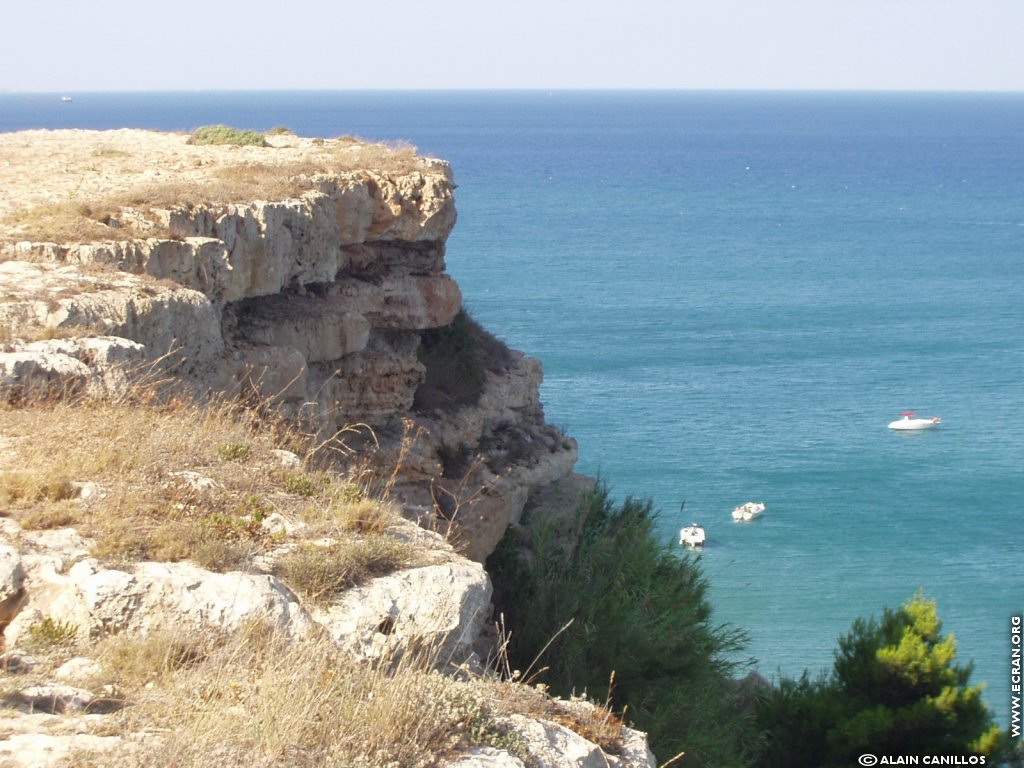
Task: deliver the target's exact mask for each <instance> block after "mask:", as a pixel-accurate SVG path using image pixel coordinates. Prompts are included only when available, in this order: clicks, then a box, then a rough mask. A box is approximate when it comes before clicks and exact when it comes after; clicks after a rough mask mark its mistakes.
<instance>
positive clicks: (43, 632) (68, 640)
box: [25, 616, 78, 651]
mask: <svg viewBox="0 0 1024 768" xmlns="http://www.w3.org/2000/svg"><path fill="white" fill-rule="evenodd" d="M27 635H28V636H27V638H26V641H25V647H26V648H27V649H29V650H33V651H47V650H52V649H54V648H67V647H68V646H71V645H74V644H75V640H76V639H77V638H78V626H77V625H75V624H72V623H70V622H67V621H59V620H56V619H52V618H50V617H49V616H47V617H45V618H44V619H43V620H42V621H39V622H36V623H35V624H33V625H32V626H30V627H29V628H28V633H27Z"/></svg>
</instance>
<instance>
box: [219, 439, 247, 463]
mask: <svg viewBox="0 0 1024 768" xmlns="http://www.w3.org/2000/svg"><path fill="white" fill-rule="evenodd" d="M217 455H218V456H220V457H221V458H222V459H224V461H248V460H249V458H250V457H251V456H252V446H251V445H249V444H248V443H222V444H221V445H218V446H217Z"/></svg>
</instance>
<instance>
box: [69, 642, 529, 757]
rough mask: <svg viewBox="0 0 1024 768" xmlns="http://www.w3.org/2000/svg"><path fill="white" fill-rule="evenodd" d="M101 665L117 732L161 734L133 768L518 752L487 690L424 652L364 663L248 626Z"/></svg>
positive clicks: (125, 649)
mask: <svg viewBox="0 0 1024 768" xmlns="http://www.w3.org/2000/svg"><path fill="white" fill-rule="evenodd" d="M133 643H134V644H138V647H137V648H133V647H132V646H133ZM103 659H104V664H105V665H106V666H107V667H108V668H109V669H110V670H112V674H113V676H114V679H115V682H116V683H117V684H118V685H119V686H121V687H122V688H123V693H124V695H125V696H126V698H127V701H128V703H129V704H130V706H128V707H126V708H125V709H124V711H123V714H122V715H121V716H122V717H123V726H124V729H125V730H126V731H132V732H135V731H139V730H148V731H159V732H160V733H161V734H164V735H162V736H161V738H159V739H153V740H150V741H148V742H146V743H145V746H144V748H143V751H142V752H141V753H139V752H137V753H134V754H132V755H131V764H132V765H140V766H156V765H159V766H172V767H176V768H184V767H185V766H207V765H212V764H216V765H220V766H239V767H240V768H241V767H243V766H244V767H245V768H249V767H250V766H278V765H288V766H310V767H311V766H322V765H334V766H366V767H367V768H373V767H377V766H380V767H381V768H383V767H384V766H402V768H426V767H427V766H431V765H436V764H437V763H438V762H439V761H440V760H441V759H442V758H443V757H444V756H446V755H450V754H452V753H453V752H454V751H455V750H456V749H459V748H463V747H466V746H470V745H474V744H491V745H495V746H504V747H509V746H513V748H514V742H515V740H514V739H513V738H509V737H508V736H507V735H506V734H505V733H504V731H503V729H502V728H501V727H500V726H499V725H498V724H497V723H496V722H495V721H494V718H493V715H492V713H491V710H490V709H489V706H488V705H487V703H486V699H487V695H486V689H485V687H484V684H482V683H465V682H458V681H456V680H453V679H451V678H448V677H445V676H443V675H441V674H440V673H438V672H435V671H433V668H432V661H433V659H432V658H431V657H430V655H429V654H419V655H416V654H405V655H404V656H403V657H402V659H401V660H400V661H396V662H393V663H381V664H378V665H370V666H367V665H359V664H357V663H355V662H353V661H351V660H350V659H349V658H348V657H346V656H345V655H344V654H339V653H338V651H337V648H335V647H334V646H333V644H331V643H330V642H329V641H328V640H326V639H322V638H315V639H309V640H305V641H299V642H294V643H291V644H289V643H287V642H286V641H284V640H283V639H281V638H280V637H278V636H277V635H275V634H274V632H273V631H271V630H268V629H266V628H264V627H252V628H250V630H249V631H247V632H244V633H242V634H241V635H239V636H238V637H236V638H232V639H230V640H228V641H222V642H221V643H220V644H219V645H216V646H207V647H205V648H202V649H198V650H197V649H188V648H184V647H182V646H181V645H180V644H178V643H175V642H174V641H173V639H170V638H157V639H149V640H142V641H128V640H118V641H116V644H114V645H113V647H112V650H108V651H107V652H106V654H105V655H104V657H103ZM147 685H148V686H149V687H148V688H147ZM98 759H100V758H99V757H97V760H98ZM102 759H103V760H104V761H105V762H103V763H102V764H103V765H110V764H111V763H110V762H109V760H110V757H109V756H108V755H104V756H103V758H102ZM86 764H89V763H86ZM94 764H95V765H99V764H100V763H99V762H97V763H94ZM125 764H127V763H125Z"/></svg>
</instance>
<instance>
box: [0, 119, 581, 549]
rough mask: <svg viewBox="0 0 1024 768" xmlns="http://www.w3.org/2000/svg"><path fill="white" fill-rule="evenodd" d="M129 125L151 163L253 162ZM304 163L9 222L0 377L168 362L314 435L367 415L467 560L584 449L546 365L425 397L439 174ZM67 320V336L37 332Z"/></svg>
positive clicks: (442, 167) (492, 372)
mask: <svg viewBox="0 0 1024 768" xmlns="http://www.w3.org/2000/svg"><path fill="white" fill-rule="evenodd" d="M55 133H57V134H59V133H61V132H55ZM68 133H72V132H68ZM73 133H75V134H76V136H74V137H68V145H67V146H68V147H69V149H67V151H68V152H74V151H77V152H79V153H85V154H89V153H90V152H92V153H93V154H94V155H96V154H98V151H97V150H95V149H94V147H95V146H96V144H97V142H100V143H102V141H104V140H105V135H104V134H101V133H96V134H91V133H90V132H73ZM122 133H123V132H122ZM135 133H137V134H139V135H134V134H133V135H132V137H131V138H132V141H134V142H135V143H134V144H132V147H133V151H135V152H138V154H139V156H140V157H141V158H142V159H143V160H144V161H145V158H146V157H147V155H146V151H147V145H148V144H152V145H153V146H154V147H157V146H159V148H160V151H161V153H162V154H161V153H157V152H156V150H155V149H154V154H153V158H154V160H153V162H154V163H155V164H158V163H159V161H162V160H160V158H164V156H165V155H168V154H169V155H170V156H173V157H175V158H179V157H180V156H186V157H187V156H188V155H189V153H190V152H202V153H204V154H202V155H201V156H200V155H197V158H198V159H195V160H193V163H199V165H202V164H203V163H206V164H209V163H212V162H215V161H219V158H220V156H219V155H217V154H212V155H211V154H210V153H211V152H213V153H216V152H218V151H219V152H220V153H222V154H224V155H226V156H230V157H231V158H232V159H233V161H235V162H241V161H245V162H250V163H251V162H256V161H252V160H251V159H250V154H251V152H250V150H249V148H245V150H246V152H250V154H246V153H244V152H241V151H236V150H241V148H236V147H231V148H217V149H212V150H211V149H210V148H201V149H200V148H191V147H189V146H187V145H186V143H185V138H184V137H176V138H177V141H178V144H174V141H173V140H171V139H169V138H168V137H167V135H163V134H145V132H135ZM122 140H125V139H124V138H123V137H122ZM289 141H290V142H291V143H290V144H289V145H288V147H286V148H283V149H282V150H281V151H282V152H285V151H287V152H293V153H294V152H303V151H306V152H307V153H309V152H315V151H323V150H322V149H318V148H319V147H321V146H322V144H323V142H320V144H311V143H309V140H301V139H297V138H295V137H291V138H290V139H289ZM304 142H305V143H304ZM263 151H264V152H267V151H270V152H276V151H277V150H273V149H271V150H263ZM232 153H234V154H232ZM264 157H265V156H261V157H260V158H259V162H260V163H262V164H263V165H262V166H261V168H262V172H264V173H265V172H266V168H265V167H264V166H265V165H266V161H265V160H264ZM304 157H305V156H304ZM211 158H212V159H211ZM238 158H241V160H239V159H238ZM243 165H244V163H243ZM292 173H295V169H294V167H292V166H286V165H285V166H282V167H281V170H280V174H281V175H282V176H286V175H288V174H292ZM304 173H305V175H302V176H301V179H300V181H301V183H296V185H295V187H294V189H292V190H286V191H285V192H284V193H279V194H278V197H280V199H275V200H270V201H267V200H259V199H253V200H251V201H248V202H229V203H212V202H209V201H205V202H204V200H205V197H204V194H203V184H202V181H199V182H196V186H197V188H198V189H199V194H198V195H197V196H196V200H195V201H192V200H189V201H188V202H187V203H185V204H176V205H171V206H167V207H161V206H160V205H151V206H149V207H148V208H147V209H146V210H145V211H142V210H139V209H134V208H126V209H122V210H120V211H118V212H117V213H116V215H115V218H114V219H113V224H115V225H116V226H117V227H119V229H112V230H111V237H110V239H109V240H104V241H99V242H62V243H52V242H43V241H34V240H17V237H18V234H17V230H16V228H15V229H12V230H10V231H8V232H6V233H5V234H7V236H8V237H7V242H6V244H4V245H2V246H0V259H3V261H2V262H0V328H3V329H4V330H3V335H2V336H0V341H3V342H4V343H5V346H4V351H3V353H2V354H0V377H2V386H3V387H4V388H5V389H6V390H7V391H8V392H17V391H18V389H19V388H22V387H25V386H32V385H33V382H35V384H36V385H38V384H39V383H40V382H49V383H50V384H53V383H54V382H60V386H62V387H67V386H73V387H80V388H85V389H89V390H94V391H99V392H102V391H104V390H110V389H111V388H116V386H117V379H116V376H112V373H111V366H112V364H113V363H114V362H118V363H124V362H130V361H142V360H149V361H153V360H162V361H164V364H165V365H166V366H167V367H168V369H169V370H172V371H173V372H174V374H175V375H178V376H180V377H182V379H183V380H187V381H188V382H189V383H190V384H191V385H192V386H193V387H195V388H197V389H200V390H214V391H224V392H231V393H235V392H243V393H244V392H253V393H255V394H258V395H259V396H260V397H262V398H264V399H266V400H269V401H271V402H273V403H274V404H275V406H276V407H278V408H279V409H281V410H282V411H283V412H285V413H286V414H288V415H289V416H291V417H295V418H301V419H304V420H305V421H306V423H308V424H312V425H315V427H316V428H317V429H318V430H320V432H321V433H322V434H323V435H325V436H327V435H331V434H333V433H335V432H337V431H338V430H340V429H342V428H344V427H345V426H346V425H352V424H365V425H368V426H369V427H371V428H372V430H373V433H374V437H375V439H374V443H373V444H374V445H378V444H379V448H378V449H377V452H376V459H377V460H378V461H380V462H381V463H383V464H387V463H388V462H393V461H396V460H397V456H398V455H399V451H400V448H401V445H402V440H403V436H405V437H406V438H408V437H409V436H410V435H412V436H414V437H415V439H414V440H413V441H412V443H411V446H410V445H409V444H408V440H407V444H406V449H407V450H406V451H405V452H404V454H403V455H404V459H403V463H402V466H401V470H400V482H399V484H398V485H397V486H396V490H397V492H398V493H399V494H401V495H402V496H403V497H404V500H405V501H406V503H407V506H408V507H409V508H410V509H419V510H420V511H421V514H422V517H423V518H424V520H427V519H432V520H433V522H434V523H435V524H437V523H440V524H441V525H442V526H445V527H447V526H449V525H454V526H455V528H456V529H457V530H458V532H459V537H460V540H461V542H462V545H463V548H464V550H465V551H466V553H467V554H468V555H469V556H471V557H473V558H474V559H477V560H482V559H483V558H484V557H486V556H487V554H489V553H490V552H491V551H492V550H493V548H494V546H495V545H496V543H497V541H498V540H499V539H500V537H501V536H502V534H503V533H504V531H505V529H506V527H507V526H508V524H509V523H510V522H515V521H516V520H517V519H518V516H519V515H520V514H521V512H522V509H523V507H524V505H525V504H526V503H527V500H528V498H529V497H530V495H531V494H532V493H534V492H536V491H538V490H540V489H542V488H544V487H546V486H549V485H551V484H552V483H556V482H559V481H560V480H562V479H563V478H566V477H567V476H568V475H569V474H570V473H571V471H572V467H573V465H574V463H575V460H576V445H575V442H574V441H572V440H571V439H569V438H567V437H565V436H564V435H561V434H560V433H558V432H557V430H555V429H553V428H552V427H550V426H549V425H547V424H546V423H545V422H544V415H543V409H542V407H541V403H540V399H539V385H540V382H541V377H542V373H541V366H540V364H539V362H537V361H536V360H533V359H531V358H529V357H526V356H524V355H522V354H521V353H518V352H513V351H510V350H504V351H503V352H502V353H501V354H498V355H492V356H491V357H492V359H491V360H490V362H487V361H483V363H482V365H481V371H480V379H481V380H480V381H479V382H478V387H477V391H475V392H474V393H473V396H472V397H470V398H462V399H461V400H460V401H458V402H454V403H453V402H440V403H437V402H430V401H429V398H423V397H422V392H423V390H422V389H421V387H423V386H424V383H425V380H426V373H427V371H426V367H425V365H424V363H423V362H422V360H421V358H422V352H421V346H422V339H423V334H424V332H427V331H428V330H430V329H438V328H445V327H449V326H450V325H451V324H452V323H453V321H454V320H455V319H456V317H457V315H458V313H459V311H460V308H461V305H462V295H461V292H460V290H459V287H458V285H457V284H456V283H455V281H454V280H452V278H451V277H450V276H449V275H448V274H446V272H445V260H444V256H445V243H446V240H447V238H448V235H449V233H450V232H451V230H452V227H453V226H454V225H455V220H456V212H455V202H454V196H453V190H454V188H455V185H454V183H453V181H452V175H451V172H450V169H449V167H448V166H447V164H445V163H443V162H440V161H430V160H423V159H421V158H418V159H416V162H414V163H409V164H408V166H407V167H400V168H392V169H388V170H380V169H375V168H372V167H367V168H360V169H356V170H352V169H345V170H335V169H331V168H330V167H327V168H326V169H325V168H323V167H321V166H317V168H316V171H315V172H309V169H308V168H307V169H304ZM111 183H112V184H115V185H116V183H117V180H116V178H115V179H114V180H113V181H112V182H111ZM3 202H4V201H3V200H0V213H2V212H3V209H4V206H3ZM10 207H11V206H8V208H10ZM129 224H130V225H131V226H130V227H129ZM12 233H13V234H12ZM71 329H76V333H75V335H76V336H78V337H77V338H47V337H54V336H56V337H63V336H66V335H67V333H66V332H67V331H70V330H71ZM83 334H84V335H83ZM485 341H486V344H489V345H493V344H494V342H493V340H490V339H486V340H485ZM418 393H420V394H421V397H420V398H419V399H418V398H417V394H418ZM369 444H370V443H369V442H368V441H366V440H363V442H362V443H361V444H360V446H359V447H361V448H366V447H367V446H368V445H369ZM453 456H457V457H459V461H452V457H453Z"/></svg>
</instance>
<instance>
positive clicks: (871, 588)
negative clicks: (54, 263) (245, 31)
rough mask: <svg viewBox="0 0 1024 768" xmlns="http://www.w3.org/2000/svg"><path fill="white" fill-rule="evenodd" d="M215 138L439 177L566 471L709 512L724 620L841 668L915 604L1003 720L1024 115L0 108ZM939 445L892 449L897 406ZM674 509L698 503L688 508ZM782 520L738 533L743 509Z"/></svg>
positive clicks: (275, 97)
mask: <svg viewBox="0 0 1024 768" xmlns="http://www.w3.org/2000/svg"><path fill="white" fill-rule="evenodd" d="M212 122H225V123H230V124H234V125H237V126H240V127H252V128H268V127H270V126H273V125H277V124H285V125H288V126H289V127H291V128H292V129H294V130H296V131H298V132H300V133H304V134H313V135H324V136H332V135H339V134H344V133H348V134H356V135H360V136H363V137H367V138H374V139H408V140H411V141H412V142H413V143H415V144H417V145H418V146H419V147H420V149H421V150H422V151H424V152H427V153H430V154H434V155H436V156H439V157H444V158H447V159H449V160H451V162H452V164H453V167H454V170H455V175H456V180H457V181H458V182H459V185H460V186H459V189H458V190H457V199H458V206H459V224H458V226H457V227H456V231H455V233H454V234H453V236H452V239H451V241H450V244H449V253H448V263H449V270H450V271H451V273H452V274H453V275H454V276H455V277H456V279H457V280H458V281H459V282H460V284H461V285H462V288H463V292H464V294H465V296H466V304H467V306H468V307H469V309H470V310H471V311H472V313H473V314H474V315H475V316H476V317H477V318H478V319H479V320H481V322H482V323H483V324H484V325H485V326H486V327H488V328H489V329H491V330H492V331H494V332H495V333H496V334H497V335H499V336H501V337H502V338H504V339H505V340H506V341H508V342H509V343H510V344H512V345H513V346H515V347H517V348H520V349H523V350H525V351H527V352H528V353H530V354H532V355H534V356H536V357H539V358H540V359H541V360H543V362H544V367H545V371H546V380H545V384H544V387H543V390H542V395H543V399H544V402H545V408H546V412H547V415H548V419H549V420H550V421H552V422H553V423H555V424H558V425H559V426H561V427H563V428H564V429H566V430H567V431H568V432H569V433H570V434H572V435H573V436H575V437H576V438H578V439H579V442H580V463H579V470H580V471H583V472H587V473H591V474H599V475H600V476H601V477H602V478H604V479H605V481H607V483H608V484H609V485H610V487H611V489H612V491H613V493H615V494H616V495H618V496H624V495H626V494H634V495H639V496H644V497H646V496H650V497H652V498H653V499H654V501H655V503H656V505H657V506H658V507H659V508H660V509H661V510H662V524H663V527H664V533H665V536H666V537H674V536H675V532H676V531H677V530H678V528H679V527H680V525H683V524H687V523H689V522H691V521H694V520H695V521H699V522H700V523H701V524H703V525H704V526H705V527H706V528H707V532H708V538H709V542H708V545H707V548H706V551H705V553H704V555H703V563H704V566H705V569H706V572H707V573H708V575H709V577H710V580H711V582H712V595H713V600H714V603H715V607H716V610H717V616H718V619H719V620H721V621H726V622H729V623H732V624H735V625H738V626H741V627H745V628H747V629H748V630H749V632H750V646H749V649H748V652H749V654H750V655H751V656H752V657H754V658H755V659H756V660H757V666H758V668H759V669H761V671H763V672H764V673H766V674H768V675H771V674H773V673H775V672H777V671H779V670H781V671H784V672H786V673H788V674H798V673H799V672H800V671H801V670H803V669H804V668H810V669H811V670H817V669H821V668H824V667H826V666H827V665H828V664H829V663H830V661H831V656H832V651H833V649H834V648H835V641H836V637H837V636H838V635H839V634H840V633H842V632H844V631H846V630H847V629H848V628H849V626H850V623H851V622H852V620H853V619H854V618H855V617H857V616H868V615H872V614H878V613H879V612H880V610H881V608H882V607H884V606H892V607H895V606H896V605H898V604H899V603H900V602H902V601H903V600H905V599H906V598H908V597H910V596H911V595H913V594H914V593H915V592H916V591H917V590H918V589H920V588H923V589H924V590H925V593H926V594H927V595H928V596H929V597H933V598H935V599H936V600H937V601H938V609H939V615H940V617H942V619H943V620H944V624H945V627H946V629H948V630H951V631H953V632H954V633H955V634H956V636H957V638H958V640H959V657H960V658H961V660H966V659H973V661H974V663H975V679H976V680H985V681H987V682H988V685H989V688H988V693H987V699H988V701H989V703H990V705H991V706H992V707H993V708H994V709H995V710H996V711H997V713H998V714H999V718H1000V721H1001V722H1002V723H1003V725H1005V724H1006V718H1007V712H1008V709H1009V703H1008V673H1007V666H1008V665H1007V660H1008V656H1009V619H1010V616H1011V614H1014V613H1016V614H1020V613H1021V612H1024V599H1022V595H1021V592H1022V587H1024V579H1022V571H1021V534H1022V532H1024V517H1022V516H1024V383H1022V382H1024V302H1022V297H1024V96H1022V95H1002V96H996V95H974V96H970V95H956V96H954V95H906V94H880V95H867V94H843V95H836V94H743V93H735V94H701V93H676V94H672V93H565V92H556V93H551V94H547V93H331V94H325V93H263V94H252V93H249V94H245V93H233V94H162V95H157V94H79V95H75V100H74V102H73V103H71V104H61V103H59V101H58V100H57V99H56V98H55V97H53V96H49V97H43V96H39V97H26V96H14V95H4V96H0V130H11V129H15V128H23V127H36V126H46V127H65V126H67V127H121V126H141V127H150V128H163V129H184V130H188V129H191V128H194V127H195V126H197V125H200V124H205V123H212ZM906 409H913V410H917V411H918V412H919V413H921V414H922V415H939V416H941V417H942V419H943V425H942V427H941V428H940V429H939V430H936V431H934V432H929V433H923V434H913V435H905V434H896V433H892V432H890V431H889V430H887V429H886V427H885V425H886V424H887V423H888V422H889V421H891V420H892V419H894V418H896V417H897V416H898V414H899V412H900V411H902V410H906ZM684 500H685V502H686V506H685V511H684V512H683V513H682V514H680V512H679V507H680V504H681V503H682V502H683V501H684ZM748 500H758V501H764V502H765V503H766V504H767V506H768V510H767V512H766V513H765V514H764V516H763V517H762V518H761V519H759V520H757V521H755V522H753V523H750V524H746V525H737V524H734V523H733V522H731V520H730V517H729V512H730V510H731V509H732V507H733V506H735V505H736V504H739V503H741V502H744V501H748Z"/></svg>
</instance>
